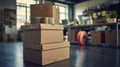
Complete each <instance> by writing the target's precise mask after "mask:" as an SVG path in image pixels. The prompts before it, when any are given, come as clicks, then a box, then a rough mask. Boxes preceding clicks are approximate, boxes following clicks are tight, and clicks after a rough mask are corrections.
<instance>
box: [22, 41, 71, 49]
mask: <svg viewBox="0 0 120 67" xmlns="http://www.w3.org/2000/svg"><path fill="white" fill-rule="evenodd" d="M69 46H70V43H69V42H61V43H51V44H34V43H24V48H29V49H35V50H42V51H44V50H51V49H57V48H63V47H69Z"/></svg>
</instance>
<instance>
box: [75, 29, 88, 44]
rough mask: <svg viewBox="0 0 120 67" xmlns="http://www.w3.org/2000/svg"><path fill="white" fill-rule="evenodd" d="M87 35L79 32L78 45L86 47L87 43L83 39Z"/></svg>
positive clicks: (84, 32)
mask: <svg viewBox="0 0 120 67" xmlns="http://www.w3.org/2000/svg"><path fill="white" fill-rule="evenodd" d="M86 35H87V32H86V31H79V32H78V34H77V42H78V44H80V45H81V46H85V45H86V43H87V41H84V40H83V37H84V36H86Z"/></svg>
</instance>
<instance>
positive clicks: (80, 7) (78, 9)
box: [74, 0, 119, 18]
mask: <svg viewBox="0 0 120 67" xmlns="http://www.w3.org/2000/svg"><path fill="white" fill-rule="evenodd" d="M118 2H119V0H89V1H86V2H83V3H79V4H76V5H75V6H74V11H75V12H74V15H75V18H78V15H82V12H83V11H84V10H85V9H86V8H88V7H94V6H97V5H99V4H101V3H107V4H114V3H118Z"/></svg>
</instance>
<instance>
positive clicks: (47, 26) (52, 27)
mask: <svg viewBox="0 0 120 67" xmlns="http://www.w3.org/2000/svg"><path fill="white" fill-rule="evenodd" d="M22 28H23V30H32V29H44V30H63V29H64V27H63V25H52V24H31V25H25V26H23V27H22Z"/></svg>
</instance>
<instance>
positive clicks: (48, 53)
mask: <svg viewBox="0 0 120 67" xmlns="http://www.w3.org/2000/svg"><path fill="white" fill-rule="evenodd" d="M24 45H25V44H24ZM33 45H34V44H33ZM59 45H61V44H59ZM68 58H69V43H68V42H63V43H62V45H61V47H58V44H56V45H55V44H53V45H51V46H50V45H45V46H44V45H43V46H42V48H39V49H37V50H35V49H30V48H26V47H24V60H26V61H29V62H33V63H36V64H40V65H46V64H50V63H54V62H58V61H61V60H64V59H68Z"/></svg>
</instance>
